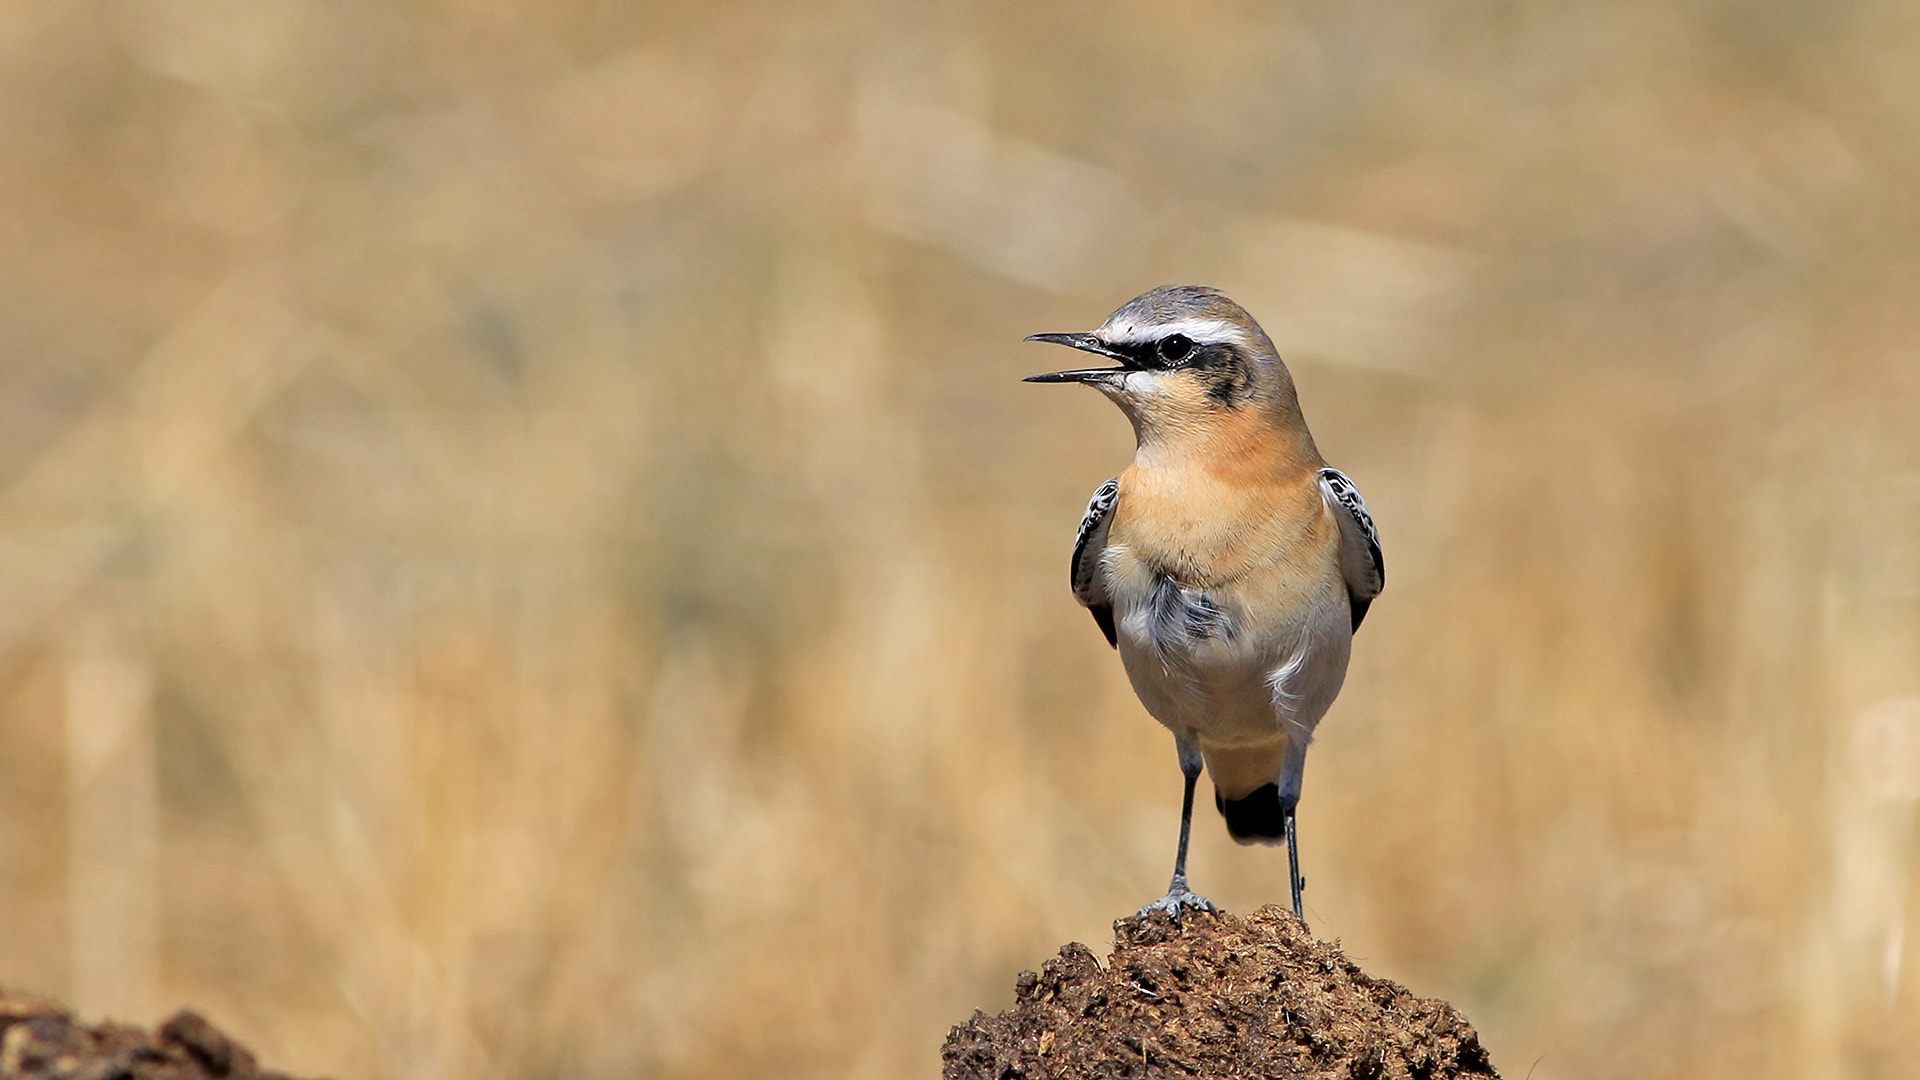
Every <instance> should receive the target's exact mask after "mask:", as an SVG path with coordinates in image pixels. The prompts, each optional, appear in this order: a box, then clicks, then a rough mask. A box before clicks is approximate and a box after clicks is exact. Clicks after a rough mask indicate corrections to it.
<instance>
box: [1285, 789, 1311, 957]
mask: <svg viewBox="0 0 1920 1080" xmlns="http://www.w3.org/2000/svg"><path fill="white" fill-rule="evenodd" d="M1298 805H1299V803H1298V801H1297V800H1296V801H1293V802H1288V803H1287V804H1286V805H1285V806H1284V807H1282V810H1283V811H1284V813H1285V815H1286V822H1287V874H1288V876H1289V877H1290V878H1292V881H1293V915H1294V917H1295V918H1297V919H1299V920H1300V925H1301V926H1305V925H1307V913H1306V909H1305V908H1303V907H1301V905H1300V894H1301V893H1303V892H1305V891H1306V889H1307V882H1306V879H1305V878H1303V877H1301V876H1300V845H1299V842H1298V841H1296V840H1295V839H1294V835H1293V811H1294V808H1295V807H1297V806H1298Z"/></svg>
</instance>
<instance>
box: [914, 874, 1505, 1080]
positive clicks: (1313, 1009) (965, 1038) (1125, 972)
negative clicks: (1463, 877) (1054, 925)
mask: <svg viewBox="0 0 1920 1080" xmlns="http://www.w3.org/2000/svg"><path fill="white" fill-rule="evenodd" d="M941 1058H942V1061H943V1063H944V1069H943V1071H942V1077H943V1080H1051V1078H1055V1077H1058V1078H1067V1077H1072V1078H1074V1080H1083V1078H1085V1080H1108V1078H1115V1080H1117V1078H1122V1077H1207V1078H1215V1077H1219V1078H1228V1077H1235V1078H1238V1077H1248V1078H1251V1077H1286V1078H1292V1077H1313V1078H1327V1080H1332V1078H1336V1077H1337V1078H1343V1080H1344V1078H1352V1080H1441V1078H1445V1077H1496V1078H1497V1077H1498V1076H1499V1074H1498V1073H1497V1072H1495V1071H1494V1068H1493V1065H1492V1063H1491V1062H1490V1061H1488V1060H1487V1053H1486V1050H1485V1049H1484V1048H1483V1047H1482V1046H1481V1045H1480V1037H1479V1035H1478V1034H1477V1033H1476V1032H1475V1031H1474V1029H1473V1025H1472V1024H1469V1023H1468V1022H1467V1020H1466V1018H1465V1017H1464V1016H1462V1015H1460V1013H1459V1011H1458V1010H1456V1009H1455V1008H1454V1007H1453V1006H1452V1005H1449V1004H1448V1003H1446V1002H1444V1001H1440V1000H1437V999H1433V998H1418V997H1415V996H1413V994H1412V993H1410V992H1408V991H1407V989H1406V988H1405V987H1402V986H1400V985H1399V984H1397V983H1393V982H1389V981H1387V980H1385V979H1377V978H1374V977H1373V976H1370V975H1368V974H1367V973H1366V972H1364V971H1362V970H1360V968H1359V966H1358V965H1356V964H1354V963H1353V962H1352V961H1351V960H1348V959H1347V958H1346V956H1345V955H1344V954H1343V953H1341V951H1340V948H1339V946H1338V945H1337V944H1331V943H1327V942H1322V941H1317V940H1315V939H1314V938H1313V937H1312V935H1310V934H1309V933H1308V932H1307V930H1306V928H1305V927H1303V926H1302V925H1301V924H1300V922H1299V921H1298V920H1297V919H1295V918H1294V917H1293V915H1292V914H1291V913H1289V912H1286V911H1283V910H1282V909H1280V908H1277V907H1271V906H1270V907H1264V908H1261V909H1260V910H1259V911H1257V912H1255V913H1253V914H1252V915H1251V916H1249V917H1247V918H1244V919H1243V918H1239V917H1237V916H1234V915H1229V914H1225V913H1221V914H1217V915H1208V914H1190V915H1188V916H1187V917H1186V918H1185V920H1184V921H1183V922H1181V923H1175V922H1173V921H1172V920H1171V919H1169V918H1168V917H1167V915H1166V914H1165V913H1163V912H1155V913H1153V914H1151V915H1148V916H1144V917H1143V916H1138V915H1136V916H1133V917H1131V918H1126V919H1121V920H1120V921H1118V922H1116V923H1115V924H1114V951H1113V955H1112V956H1110V957H1108V961H1107V964H1106V965H1105V966H1102V965H1101V963H1100V962H1099V960H1098V959H1096V958H1095V957H1094V955H1093V952H1092V951H1091V950H1089V949H1088V948H1087V947H1086V946H1085V945H1081V944H1079V943H1078V942H1075V943H1072V944H1069V945H1067V946H1066V947H1064V948H1062V949H1061V950H1060V955H1059V956H1058V957H1056V958H1054V959H1052V960H1049V961H1047V962H1046V964H1045V965H1044V966H1043V967H1042V968H1041V970H1040V971H1039V972H1038V973H1035V972H1030V971H1029V972H1023V973H1021V975H1020V977H1019V979H1018V980H1017V982H1016V983H1015V988H1014V1006H1013V1008H1012V1009H1010V1010H1008V1011H1007V1012H1004V1013H1001V1014H1000V1015H998V1016H987V1015H986V1014H985V1013H982V1012H975V1013H974V1015H973V1019H971V1020H969V1021H968V1022H967V1023H965V1024H961V1025H960V1026H958V1027H956V1028H954V1029H953V1031H952V1033H950V1034H949V1035H948V1036H947V1042H946V1046H945V1047H944V1048H943V1049H942V1051H941Z"/></svg>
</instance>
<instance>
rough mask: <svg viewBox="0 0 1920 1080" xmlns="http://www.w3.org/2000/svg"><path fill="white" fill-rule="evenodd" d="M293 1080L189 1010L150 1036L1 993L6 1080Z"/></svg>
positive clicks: (1, 1062)
mask: <svg viewBox="0 0 1920 1080" xmlns="http://www.w3.org/2000/svg"><path fill="white" fill-rule="evenodd" d="M82 1078H85V1080H292V1078H291V1077H289V1076H288V1075H287V1074H286V1073H280V1072H274V1071H272V1070H270V1069H262V1068H260V1067H259V1066H258V1065H256V1064H255V1062H254V1059H253V1054H251V1053H250V1052H248V1050H247V1048H246V1047H244V1046H241V1045H240V1044H239V1043H237V1042H234V1041H233V1040H232V1039H230V1038H228V1037H227V1036H226V1035H225V1034H223V1033H222V1032H221V1031H220V1029H219V1028H216V1027H214V1026H213V1025H212V1024H210V1023H208V1022H207V1021H206V1020H204V1019H202V1018H201V1016H200V1014H198V1013H196V1012H193V1011H191V1010H188V1009H182V1010H180V1011H179V1012H177V1013H174V1014H173V1016H172V1017H171V1018H170V1019H168V1020H167V1022H166V1023H164V1024H161V1025H160V1030H159V1031H158V1032H155V1033H153V1034H151V1035H150V1034H148V1033H147V1032H146V1031H143V1030H142V1029H140V1028H137V1027H132V1026H130V1025H127V1024H116V1023H113V1022H112V1021H108V1022H106V1023H103V1024H100V1025H98V1026H93V1027H90V1026H88V1025H86V1024H82V1023H80V1022H79V1021H78V1020H75V1019H74V1018H73V1014H72V1013H70V1012H68V1011H67V1010H65V1009H62V1008H61V1007H59V1006H58V1005H55V1004H53V1003H51V1002H48V1001H42V1000H41V999H39V998H35V997H28V996H26V995H24V994H10V993H8V992H6V991H4V990H0V1080H82Z"/></svg>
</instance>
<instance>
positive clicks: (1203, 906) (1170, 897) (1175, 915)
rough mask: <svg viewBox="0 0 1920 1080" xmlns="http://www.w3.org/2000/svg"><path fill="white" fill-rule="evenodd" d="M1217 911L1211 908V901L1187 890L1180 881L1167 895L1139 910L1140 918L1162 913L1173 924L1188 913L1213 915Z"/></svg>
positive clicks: (1184, 884) (1184, 883) (1217, 909)
mask: <svg viewBox="0 0 1920 1080" xmlns="http://www.w3.org/2000/svg"><path fill="white" fill-rule="evenodd" d="M1219 910H1220V909H1219V908H1216V907H1214V906H1213V901H1211V900H1209V899H1207V898H1206V897H1204V896H1201V895H1200V894H1199V893H1197V892H1194V891H1193V890H1192V889H1189V888H1187V885H1186V882H1184V881H1181V882H1175V883H1174V887H1173V888H1171V889H1168V890H1167V895H1165V896H1163V897H1161V898H1160V899H1158V900H1155V901H1154V902H1153V903H1151V904H1148V905H1147V906H1146V907H1143V908H1141V909H1140V916H1141V917H1142V918H1144V917H1146V916H1148V915H1151V914H1153V913H1154V912H1156V911H1164V912H1166V913H1167V917H1168V918H1170V919H1172V920H1173V921H1174V922H1179V921H1180V916H1182V915H1184V914H1186V913H1187V912H1189V911H1204V912H1206V913H1207V914H1209V915H1213V914H1217V913H1218V912H1219Z"/></svg>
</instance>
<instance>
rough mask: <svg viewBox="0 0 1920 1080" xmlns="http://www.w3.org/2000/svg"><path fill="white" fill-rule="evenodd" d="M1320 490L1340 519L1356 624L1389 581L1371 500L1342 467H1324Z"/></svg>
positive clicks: (1344, 570) (1342, 563) (1342, 557)
mask: <svg viewBox="0 0 1920 1080" xmlns="http://www.w3.org/2000/svg"><path fill="white" fill-rule="evenodd" d="M1320 493H1321V495H1323V496H1325V498H1326V500H1327V506H1328V507H1330V508H1332V510H1333V512H1334V517H1335V518H1336V519H1338V521H1339V522H1340V569H1341V572H1342V573H1343V574H1344V576H1345V577H1346V581H1347V599H1348V600H1349V601H1350V602H1351V603H1352V606H1353V628H1354V629H1355V630H1358V629H1360V620H1361V619H1364V618H1366V617H1367V605H1369V604H1371V603H1373V598H1374V597H1376V596H1379V595H1380V590H1381V589H1382V588H1384V587H1385V586H1386V584H1387V566H1386V563H1384V562H1382V561H1381V559H1380V535H1379V534H1378V533H1376V532H1374V529H1373V516H1372V515H1371V514H1368V513H1367V501H1366V500H1365V499H1362V498H1361V497H1360V489H1359V488H1357V487H1355V486H1353V481H1351V480H1349V479H1347V474H1346V473H1343V472H1341V471H1340V470H1339V469H1333V468H1327V469H1321V470H1320Z"/></svg>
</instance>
